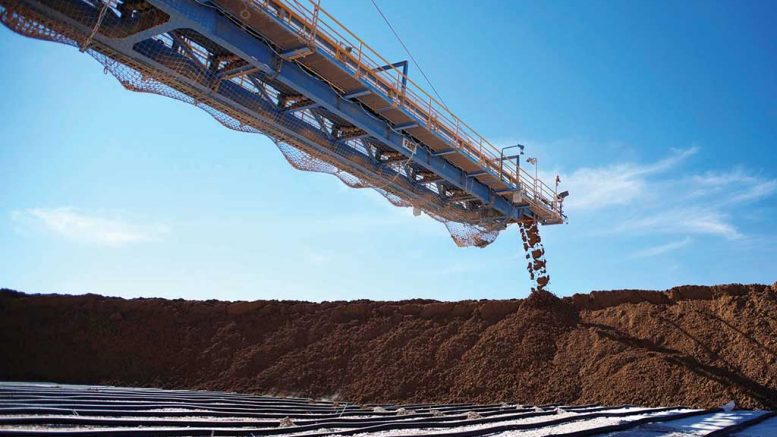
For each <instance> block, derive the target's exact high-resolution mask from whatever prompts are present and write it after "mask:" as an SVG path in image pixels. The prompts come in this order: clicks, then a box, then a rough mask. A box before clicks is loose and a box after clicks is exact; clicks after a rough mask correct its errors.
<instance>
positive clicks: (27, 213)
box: [11, 207, 167, 246]
mask: <svg viewBox="0 0 777 437" xmlns="http://www.w3.org/2000/svg"><path fill="white" fill-rule="evenodd" d="M11 217H12V219H13V220H14V221H15V222H16V223H18V224H22V225H26V226H29V227H31V228H36V229H41V230H45V231H47V232H49V233H51V234H53V235H56V236H59V237H62V238H65V239H67V240H70V241H76V242H80V243H89V244H96V245H101V246H125V245H128V244H135V243H143V242H149V241H155V240H157V239H158V238H159V237H160V236H161V235H162V234H164V233H166V232H167V228H166V227H165V226H160V225H140V224H137V223H131V222H129V221H127V220H125V219H123V218H121V217H117V216H115V215H114V216H105V215H100V214H89V213H86V212H84V211H81V210H79V209H76V208H73V207H59V208H31V209H24V210H16V211H13V212H12V213H11Z"/></svg>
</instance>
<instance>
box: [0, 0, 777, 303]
mask: <svg viewBox="0 0 777 437" xmlns="http://www.w3.org/2000/svg"><path fill="white" fill-rule="evenodd" d="M379 4H380V5H381V6H382V8H383V11H384V12H385V13H386V15H387V16H388V17H389V19H390V20H391V21H392V22H393V24H394V25H395V27H396V28H397V30H398V31H399V32H400V35H402V37H403V38H404V40H405V42H406V43H407V44H408V45H409V46H410V48H411V50H412V51H413V54H414V55H415V57H416V58H417V59H418V60H419V62H420V63H421V65H422V67H423V68H424V70H425V71H426V73H427V75H428V76H429V77H430V78H431V79H432V81H433V83H434V85H435V87H436V88H437V90H438V91H439V92H440V93H441V94H442V96H443V98H444V100H445V102H446V103H447V104H448V105H449V106H450V107H451V108H452V109H453V110H454V112H456V113H457V114H458V115H460V116H461V117H462V118H463V119H464V120H466V121H467V122H468V123H469V124H470V125H472V126H474V127H475V128H476V129H477V130H478V131H480V132H481V133H482V134H484V135H485V136H486V137H488V138H490V139H491V140H492V142H494V143H495V144H498V145H509V144H513V143H516V142H521V143H523V144H526V145H527V146H528V152H529V154H530V155H536V156H538V158H539V165H540V171H541V172H542V173H543V174H544V175H546V177H547V178H548V179H552V177H553V176H555V174H556V173H559V174H560V175H561V178H562V181H563V188H565V189H568V190H569V191H570V192H571V193H572V195H571V196H570V198H569V199H568V205H567V211H568V213H569V216H570V219H569V224H567V225H560V226H552V227H544V228H543V229H542V233H543V237H544V241H545V246H546V249H547V252H548V258H549V270H550V274H551V278H552V281H551V289H553V290H554V291H556V292H557V293H558V294H560V295H569V294H572V293H575V292H586V291H590V290H603V289H616V288H648V289H663V288H668V287H671V286H674V285H680V284H715V283H728V282H744V283H750V282H765V283H771V282H773V281H775V280H777V274H775V272H777V220H775V218H776V217H777V152H775V148H774V147H775V144H777V74H776V71H777V27H775V26H773V22H772V21H773V18H774V17H775V16H777V3H774V2H768V1H760V2H758V1H743V2H733V1H730V2H724V1H717V2H709V1H703V2H696V1H683V2H668V1H667V2H654V1H618V2H601V1H585V2H584V1H558V2H539V1H531V2H529V1H526V2H524V1H520V2H519V1H500V2H478V3H475V2H464V1H460V2H450V1H424V2H415V1H405V0H403V1H391V2H389V1H385V0H383V1H380V2H379ZM323 6H324V7H325V8H327V9H328V10H330V11H331V12H332V14H333V15H335V16H337V17H339V18H340V19H341V21H342V22H344V23H346V24H347V25H349V26H351V27H352V29H353V30H354V31H355V32H356V33H357V34H359V35H361V36H362V37H363V39H365V40H367V41H368V42H370V43H371V45H373V46H374V47H375V48H377V49H378V50H379V51H381V52H382V53H385V54H386V56H387V57H389V58H391V59H397V60H401V59H405V56H403V53H402V51H401V48H400V46H399V44H398V43H397V42H396V40H395V39H394V38H393V36H392V35H391V33H390V32H389V30H388V28H387V27H386V26H385V25H384V23H383V22H382V21H381V19H380V17H379V16H378V14H377V12H376V11H375V10H374V9H373V8H372V5H371V4H370V3H369V2H368V1H348V2H346V1H333V0H328V1H327V0H324V1H323ZM0 56H2V59H5V60H6V61H5V62H3V63H1V64H0V82H2V84H3V86H2V89H0V113H2V115H3V116H2V117H0V132H2V135H0V286H4V287H10V288H15V289H19V290H26V291H30V292H60V293H85V292H93V293H101V294H106V295H115V296H125V297H135V296H160V297H170V298H173V297H183V298H192V299H210V298H218V299H233V300H234V299H241V300H251V299H304V300H316V301H318V300H336V299H359V298H367V299H404V298H412V297H421V298H435V299H443V300H455V299H479V298H512V297H523V296H526V295H527V293H528V290H529V288H530V283H529V278H528V275H527V274H526V272H525V270H524V267H523V265H524V262H523V254H522V253H521V248H520V241H519V235H518V232H517V230H515V229H513V228H511V229H508V230H507V231H506V232H504V233H503V234H502V235H501V236H500V237H499V238H498V239H497V241H496V242H495V243H494V244H492V245H491V246H489V247H487V248H485V249H477V248H465V249H460V248H457V247H456V246H455V245H454V243H453V242H452V240H451V239H450V237H449V236H448V234H447V232H446V230H445V228H444V226H442V225H441V224H439V223H437V222H435V221H434V220H432V219H430V218H428V217H425V216H423V217H413V215H412V213H411V212H410V211H408V210H406V209H399V208H395V207H392V206H391V205H390V204H388V202H386V201H385V200H383V198H382V197H380V196H379V195H377V194H376V193H374V192H370V191H369V190H353V189H350V188H347V187H345V186H344V185H343V184H342V183H340V182H339V181H338V180H337V179H336V178H334V177H332V176H328V175H320V174H311V173H303V172H299V171H296V170H294V169H292V168H291V167H290V166H289V165H288V164H287V163H286V161H285V160H284V158H283V157H282V155H281V154H280V152H279V151H278V150H277V149H276V148H275V146H274V145H273V143H272V142H271V141H269V140H268V139H267V138H265V137H263V136H261V135H255V134H245V133H239V132H234V131H231V130H228V129H226V128H223V127H222V126H221V125H220V124H218V123H217V122H216V121H215V120H213V119H212V118H211V117H210V116H209V115H207V114H206V113H205V112H203V111H201V110H199V109H197V108H194V107H192V106H189V105H186V104H183V103H179V102H177V101H174V100H169V99H166V98H163V97H158V96H153V95H144V94H137V93H132V92H128V91H125V90H124V89H123V88H122V87H121V86H120V85H119V84H118V82H117V81H116V80H115V79H114V78H113V77H112V76H110V75H105V74H103V71H102V68H101V67H100V65H99V64H97V63H96V62H95V61H93V60H92V59H91V58H90V57H89V56H87V55H85V54H81V53H79V52H78V51H77V50H76V49H73V48H71V47H65V46H62V45H56V44H52V43H44V42H40V41H33V40H29V39H24V38H22V37H20V36H17V35H15V34H13V33H11V32H10V31H8V30H7V29H5V28H3V29H0ZM11 60H13V61H11ZM410 74H411V76H412V77H415V78H416V79H417V80H420V75H419V74H418V72H417V71H415V69H414V68H413V67H412V66H411V70H410ZM419 83H420V82H419Z"/></svg>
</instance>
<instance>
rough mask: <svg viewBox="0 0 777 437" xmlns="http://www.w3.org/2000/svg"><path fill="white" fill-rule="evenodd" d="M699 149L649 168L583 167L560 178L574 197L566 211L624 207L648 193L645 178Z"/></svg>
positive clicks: (628, 165) (678, 153)
mask: <svg viewBox="0 0 777 437" xmlns="http://www.w3.org/2000/svg"><path fill="white" fill-rule="evenodd" d="M697 151H698V148H696V147H691V148H688V149H682V150H674V151H673V152H672V154H671V155H670V156H668V157H666V158H664V159H661V160H659V161H657V162H653V163H649V164H642V165H640V164H634V163H617V164H612V165H608V166H605V167H584V168H581V169H578V170H575V171H574V172H572V173H571V174H569V175H565V176H562V179H563V180H565V181H566V185H567V186H569V187H572V189H573V190H574V193H573V194H574V195H573V196H570V197H569V200H568V201H567V204H566V207H567V209H568V210H569V211H591V210H597V209H602V208H606V207H610V206H613V205H626V204H629V203H631V202H633V201H635V200H636V199H638V198H639V197H641V196H644V195H645V194H646V193H647V192H648V185H649V184H648V178H649V177H650V176H651V175H655V174H658V173H662V172H665V171H667V170H669V169H671V168H673V167H675V166H677V165H679V164H680V163H682V162H683V161H684V160H686V159H687V158H688V157H689V156H691V155H693V154H695V153H696V152H697Z"/></svg>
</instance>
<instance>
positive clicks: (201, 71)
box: [0, 0, 566, 244]
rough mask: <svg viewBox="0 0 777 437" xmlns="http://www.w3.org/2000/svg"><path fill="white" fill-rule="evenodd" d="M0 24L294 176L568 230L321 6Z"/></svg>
mask: <svg viewBox="0 0 777 437" xmlns="http://www.w3.org/2000/svg"><path fill="white" fill-rule="evenodd" d="M104 1H107V3H104ZM0 14H1V15H0V19H2V21H3V23H4V24H5V25H6V26H8V27H9V28H11V29H12V30H14V31H16V32H18V33H22V34H25V35H28V36H32V37H36V38H40V39H49V40H54V41H59V42H65V43H68V44H72V45H75V46H78V47H79V48H81V49H82V50H88V52H89V53H90V54H91V55H92V56H94V57H95V58H96V59H97V60H98V61H100V62H101V63H103V65H104V66H105V68H106V70H109V71H110V72H112V73H113V74H114V75H115V76H116V77H117V78H119V80H120V81H122V83H123V84H124V86H125V87H127V88H129V89H132V90H136V91H146V92H154V93H158V94H163V95H167V96H170V97H174V98H178V99H180V100H184V101H188V102H190V103H193V104H196V105H198V106H200V107H202V108H204V109H206V110H208V111H209V112H210V113H211V114H213V115H214V117H216V118H217V119H219V120H220V121H221V122H222V123H224V124H225V125H227V126H228V127H231V128H234V129H239V130H244V131H250V132H262V133H265V134H267V135H269V136H270V137H271V138H273V139H274V140H275V141H276V143H277V144H279V147H280V148H281V150H282V151H283V152H284V154H285V155H286V157H287V158H289V160H290V161H291V162H292V164H293V165H295V166H296V167H297V168H302V169H305V170H313V171H326V172H330V173H334V174H336V175H338V176H339V177H340V178H341V179H343V180H344V181H345V182H346V183H348V184H349V185H351V186H355V187H372V188H376V189H378V190H379V191H381V192H382V193H383V194H384V195H386V197H388V198H389V200H391V201H392V202H393V203H395V204H398V205H404V206H414V207H416V208H418V209H419V210H423V211H425V212H427V213H429V214H430V215H432V216H433V217H435V218H437V219H438V220H441V221H443V222H446V223H450V222H454V223H461V224H464V225H469V226H474V227H477V228H478V229H481V230H488V231H493V230H497V231H498V230H501V229H503V228H504V227H505V226H507V225H508V224H510V223H515V222H519V221H521V220H526V219H530V220H536V221H537V222H539V223H541V224H558V223H563V222H564V221H565V220H566V217H565V216H564V214H563V212H562V200H563V199H562V198H560V197H559V196H558V193H556V191H555V190H554V189H552V188H550V187H548V186H547V185H546V184H544V183H543V182H542V181H540V180H538V179H537V178H535V177H534V176H533V175H531V174H529V173H528V172H527V171H526V170H524V169H523V168H522V167H521V166H520V165H519V161H518V160H515V161H514V160H513V159H515V157H514V156H513V157H505V155H504V153H502V152H503V151H502V150H500V149H498V148H496V147H494V146H493V145H492V144H491V143H489V142H488V141H487V140H486V139H484V138H483V137H482V136H481V135H479V134H478V133H477V132H476V131H475V130H474V129H472V128H471V127H469V126H468V125H467V124H466V123H464V122H463V121H461V120H460V119H459V118H458V117H456V116H455V115H454V114H453V113H451V112H450V111H449V110H448V109H447V108H446V107H445V106H444V105H443V104H441V103H440V102H438V101H437V100H436V99H435V98H433V97H432V96H431V95H430V94H429V93H427V92H426V91H424V90H423V89H422V88H421V87H420V86H418V85H417V84H416V83H415V82H414V81H412V80H411V79H410V78H408V77H407V64H406V63H404V64H403V63H392V62H389V61H388V60H386V59H384V58H383V57H382V56H380V55H379V54H378V53H377V52H376V51H375V50H373V49H372V48H370V47H369V46H368V45H367V44H366V43H364V42H363V41H362V40H361V39H359V38H358V37H356V35H354V34H353V33H351V32H350V31H349V30H348V29H347V28H346V27H345V26H344V25H342V24H341V23H340V22H338V21H337V20H336V19H335V18H334V17H332V16H331V15H329V14H328V13H327V12H326V11H325V10H324V9H322V8H320V7H319V5H318V4H317V3H307V2H303V1H301V0H210V1H206V0H0ZM475 244H478V243H475Z"/></svg>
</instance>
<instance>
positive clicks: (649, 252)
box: [633, 237, 692, 258]
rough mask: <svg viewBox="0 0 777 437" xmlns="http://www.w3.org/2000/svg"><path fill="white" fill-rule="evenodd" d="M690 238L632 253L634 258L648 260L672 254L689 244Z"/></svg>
mask: <svg viewBox="0 0 777 437" xmlns="http://www.w3.org/2000/svg"><path fill="white" fill-rule="evenodd" d="M691 241H692V240H691V238H690V237H685V238H684V239H682V240H680V241H672V242H669V243H666V244H661V245H658V246H653V247H648V248H646V249H643V250H640V251H638V252H636V253H634V255H633V257H634V258H649V257H652V256H658V255H663V254H665V253H669V252H674V251H675V250H678V249H682V248H683V247H685V246H687V245H689V244H691Z"/></svg>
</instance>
